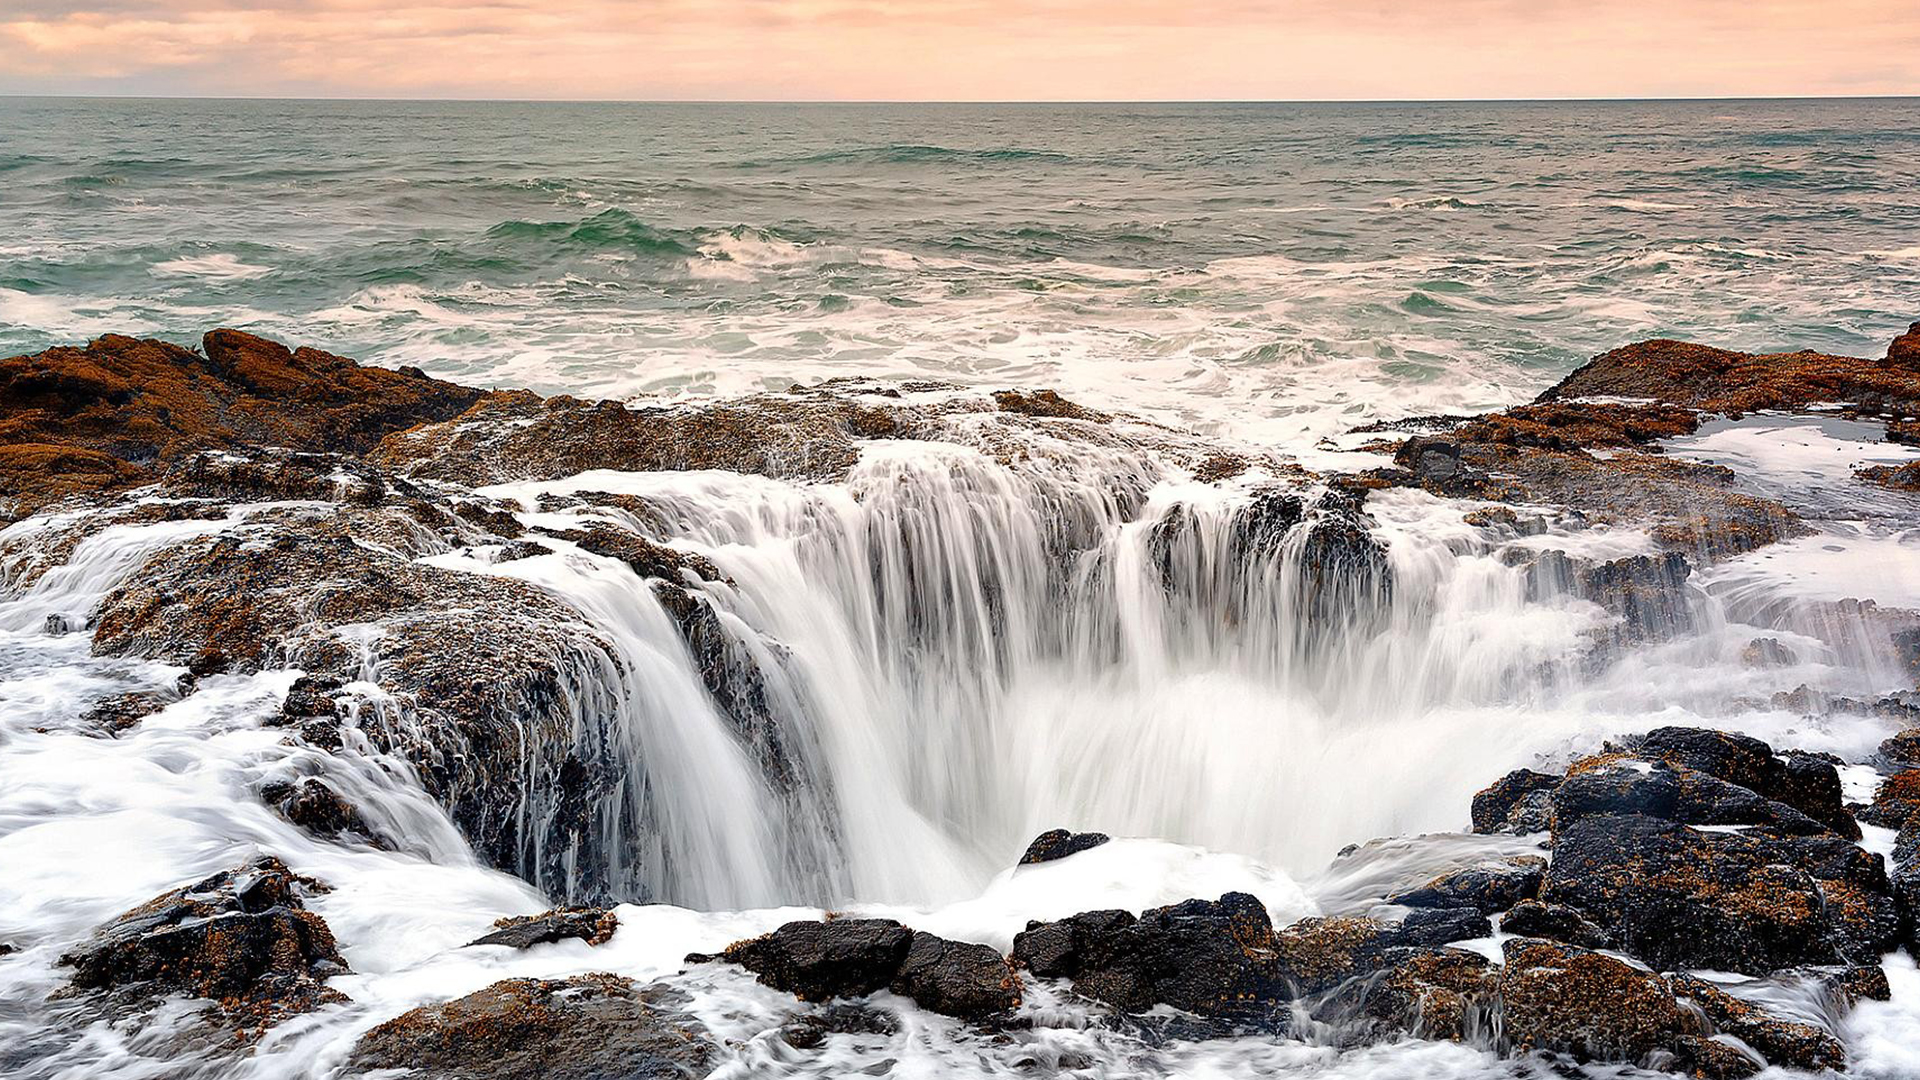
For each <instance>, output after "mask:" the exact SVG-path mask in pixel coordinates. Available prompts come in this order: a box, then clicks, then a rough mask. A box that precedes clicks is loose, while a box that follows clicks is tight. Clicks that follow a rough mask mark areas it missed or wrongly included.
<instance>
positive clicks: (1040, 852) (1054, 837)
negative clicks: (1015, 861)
mask: <svg viewBox="0 0 1920 1080" xmlns="http://www.w3.org/2000/svg"><path fill="white" fill-rule="evenodd" d="M1110 839H1112V838H1111V837H1109V836H1108V835H1107V834H1106V833H1097V832H1087V833H1077V832H1068V831H1067V830H1065V829H1049V830H1047V831H1046V832H1043V833H1041V834H1040V835H1039V836H1036V837H1034V838H1033V843H1031V844H1028V845H1027V851H1026V854H1024V855H1022V856H1020V865H1021V866H1032V865H1034V864H1035V863H1043V862H1052V861H1054V860H1055V859H1064V858H1066V857H1067V856H1069V855H1077V854H1079V853H1080V852H1082V851H1087V850H1090V849H1092V848H1097V847H1099V846H1100V845H1101V844H1104V843H1106V842H1107V841H1108V840H1110Z"/></svg>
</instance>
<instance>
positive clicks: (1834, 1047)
mask: <svg viewBox="0 0 1920 1080" xmlns="http://www.w3.org/2000/svg"><path fill="white" fill-rule="evenodd" d="M1667 981H1668V983H1669V984H1670V985H1671V986H1672V987H1673V992H1674V994H1675V995H1676V996H1677V997H1678V998H1680V999H1681V1000H1682V1001H1685V1002H1690V1003H1691V1004H1692V1005H1693V1006H1694V1007H1696V1008H1698V1009H1699V1010H1700V1012H1701V1013H1702V1015H1704V1016H1705V1017H1706V1019H1707V1022H1708V1023H1709V1024H1710V1025H1712V1028H1713V1031H1714V1033H1717V1034H1726V1035H1731V1036H1733V1037H1734V1038H1736V1039H1739V1040H1740V1041H1741V1042H1743V1043H1746V1044H1747V1045H1748V1046H1751V1047H1753V1049H1754V1050H1756V1051H1758V1052H1759V1053H1760V1056H1761V1057H1764V1058H1766V1059H1767V1063H1768V1064H1769V1065H1779V1066H1784V1067H1786V1068H1789V1069H1805V1070H1807V1071H1808V1072H1819V1071H1822V1070H1828V1069H1831V1070H1833V1071H1835V1072H1844V1071H1846V1068H1847V1050H1846V1047H1845V1046H1843V1045H1841V1043H1840V1040H1839V1039H1837V1038H1835V1037H1834V1035H1833V1033H1832V1032H1830V1031H1828V1030H1826V1029H1825V1028H1822V1027H1817V1026H1815V1025H1813V1024H1808V1023H1803V1022H1801V1021H1798V1020H1790V1019H1787V1018H1786V1017H1781V1016H1776V1015H1774V1014H1772V1013H1769V1012H1767V1011H1766V1010H1765V1009H1762V1008H1761V1007H1760V1006H1758V1005H1755V1004H1753V1003H1752V1002H1749V1001H1743V1000H1741V999H1739V998H1736V997H1734V996H1733V995H1732V994H1729V993H1727V992H1726V991H1725V990H1722V989H1720V988H1719V987H1717V986H1714V985H1713V984H1712V983H1709V982H1707V981H1706V980H1704V979H1700V978H1697V977H1695V976H1692V975H1673V976H1670V977H1669V978H1668V980H1667Z"/></svg>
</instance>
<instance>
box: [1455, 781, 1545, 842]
mask: <svg viewBox="0 0 1920 1080" xmlns="http://www.w3.org/2000/svg"><path fill="white" fill-rule="evenodd" d="M1560 780H1561V778H1560V777H1558V776H1554V775H1551V774H1549V773H1543V772H1535V771H1534V770H1532V769H1515V770H1513V771H1512V772H1510V773H1508V774H1507V775H1505V776H1503V777H1501V778H1500V779H1499V780H1496V781H1494V783H1493V784H1492V786H1490V787H1487V788H1486V789H1484V790H1482V791H1481V792H1480V793H1479V794H1477V795H1475V796H1474V797H1473V831H1474V832H1476V833H1505V832H1510V833H1517V834H1522V835H1524V834H1526V833H1534V832H1545V831H1547V828H1548V826H1549V824H1550V818H1551V813H1552V807H1551V803H1549V802H1548V801H1547V800H1546V799H1545V798H1544V796H1546V795H1547V794H1549V793H1551V792H1552V791H1553V789H1554V788H1556V787H1559V786H1560ZM1535 796H1543V797H1542V798H1539V799H1536V798H1534V797H1535Z"/></svg>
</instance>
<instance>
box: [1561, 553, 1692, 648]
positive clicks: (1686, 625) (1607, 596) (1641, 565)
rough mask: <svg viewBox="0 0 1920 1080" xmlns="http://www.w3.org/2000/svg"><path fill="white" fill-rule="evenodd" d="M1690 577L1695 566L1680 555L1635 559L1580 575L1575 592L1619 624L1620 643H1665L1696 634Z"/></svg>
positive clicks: (1586, 571) (1606, 564) (1670, 554)
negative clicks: (1691, 631) (1679, 636)
mask: <svg viewBox="0 0 1920 1080" xmlns="http://www.w3.org/2000/svg"><path fill="white" fill-rule="evenodd" d="M1692 574H1693V567H1692V565H1691V564H1689V563H1688V562H1687V558H1686V556H1685V555H1682V554H1680V553H1679V552H1677V551H1669V552H1667V553H1665V554H1663V555H1658V556H1654V555H1634V556H1630V557H1628V558H1624V559H1615V560H1613V561H1612V562H1607V563H1601V564H1599V565H1597V566H1591V567H1586V568H1583V569H1580V570H1579V571H1578V572H1577V573H1576V574H1575V578H1574V591H1575V592H1576V593H1577V594H1578V595H1580V596H1583V597H1585V598H1586V599H1588V600H1592V601H1593V602H1595V603H1597V604H1599V605H1600V606H1601V607H1604V608H1606V609H1607V610H1608V611H1610V612H1612V613H1613V614H1614V615H1616V616H1617V617H1618V618H1619V620H1620V621H1619V623H1618V625H1617V626H1616V627H1615V629H1614V638H1615V640H1616V642H1618V643H1621V644H1628V643H1637V642H1643V641H1666V640H1668V639H1670V638H1673V637H1676V636H1678V635H1680V634H1682V633H1684V632H1687V631H1689V630H1691V629H1692V628H1693V606H1692V598H1691V597H1690V596H1689V595H1688V592H1687V578H1688V577H1690V576H1691V575H1692Z"/></svg>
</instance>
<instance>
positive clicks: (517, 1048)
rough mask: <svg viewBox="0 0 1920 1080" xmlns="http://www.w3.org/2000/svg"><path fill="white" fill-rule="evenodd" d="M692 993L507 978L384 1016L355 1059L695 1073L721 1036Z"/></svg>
mask: <svg viewBox="0 0 1920 1080" xmlns="http://www.w3.org/2000/svg"><path fill="white" fill-rule="evenodd" d="M685 1000H686V999H685V997H684V996H683V995H681V994H679V993H678V992H677V991H674V990H671V989H669V988H667V987H665V986H663V985H659V984H655V985H652V986H645V987H636V986H635V985H634V984H633V983H632V982H631V981H629V980H627V979H622V978H618V977H616V976H613V975H575V976H572V977H570V978H566V979H507V980H505V981H503V982H497V983H494V984H493V985H492V986H489V987H487V988H486V989H484V990H479V991H476V992H475V993H472V994H468V995H467V996H466V997H463V998H459V999H457V1000H454V1001H449V1002H446V1003H444V1004H440V1005H426V1006H422V1007H421V1008H418V1009H414V1010H413V1011H412V1012H408V1013H403V1014H402V1015H400V1016H398V1017H395V1018H394V1019H392V1020H389V1021H387V1022H386V1023H384V1024H381V1025H380V1026H379V1027H376V1028H374V1029H373V1030H372V1031H369V1032H367V1034H366V1035H365V1036H363V1037H362V1038H361V1040H360V1041H359V1042H358V1043H357V1044H355V1046H354V1048H353V1054H352V1056H351V1057H350V1058H349V1059H348V1066H349V1068H351V1069H354V1070H357V1071H365V1070H369V1069H406V1070H412V1071H411V1072H408V1073H406V1075H408V1076H415V1077H424V1078H430V1080H520V1078H522V1077H532V1076H538V1077H543V1078H547V1080H677V1078H682V1077H685V1078H689V1080H691V1078H694V1077H700V1076H705V1075H706V1074H707V1072H708V1070H709V1068H710V1067H711V1065H712V1064H713V1058H714V1046H713V1043H712V1042H711V1040H710V1039H709V1038H708V1037H707V1033H706V1031H705V1029H704V1028H702V1027H701V1026H700V1024H699V1023H698V1022H697V1021H695V1020H694V1019H692V1018H691V1017H690V1016H688V1015H687V1014H686V1013H685V1012H684V1011H682V1006H683V1005H684V1004H685Z"/></svg>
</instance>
